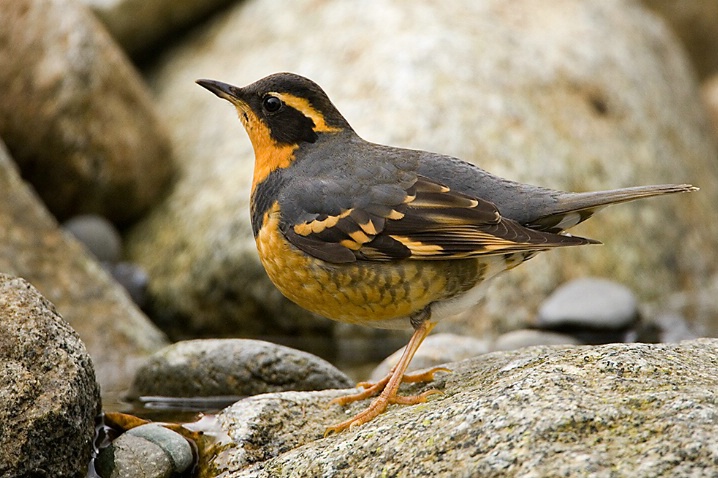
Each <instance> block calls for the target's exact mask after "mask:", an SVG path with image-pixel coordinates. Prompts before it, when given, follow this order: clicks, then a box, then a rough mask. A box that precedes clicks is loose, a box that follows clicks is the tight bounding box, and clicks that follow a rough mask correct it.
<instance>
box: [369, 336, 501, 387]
mask: <svg viewBox="0 0 718 478" xmlns="http://www.w3.org/2000/svg"><path fill="white" fill-rule="evenodd" d="M405 348H406V347H402V348H401V349H400V350H397V351H396V352H394V353H393V354H391V355H390V356H389V357H387V358H386V359H384V361H383V362H381V363H380V364H379V365H377V366H376V368H375V369H374V371H373V372H372V373H371V377H370V378H369V380H372V381H376V380H381V379H382V378H384V377H385V376H386V374H387V373H389V370H391V368H392V367H393V366H394V365H396V364H397V363H398V362H399V359H400V358H401V354H402V353H403V352H404V349H405ZM488 351H489V343H488V342H487V341H486V340H481V339H477V338H474V337H463V336H461V335H456V334H434V335H430V336H428V337H427V338H426V339H425V340H424V342H423V343H422V344H421V347H419V350H418V351H417V352H416V354H415V355H414V358H413V360H412V361H411V364H409V368H408V371H409V372H411V371H414V370H422V369H426V368H431V367H436V366H438V365H442V364H446V363H449V362H458V361H459V360H464V359H467V358H470V357H476V356H477V355H481V354H485V353H487V352H488Z"/></svg>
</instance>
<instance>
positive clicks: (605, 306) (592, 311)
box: [537, 278, 638, 330]
mask: <svg viewBox="0 0 718 478" xmlns="http://www.w3.org/2000/svg"><path fill="white" fill-rule="evenodd" d="M637 318H638V303H637V301H636V297H635V296H634V295H633V292H632V291H631V290H630V289H629V288H628V287H625V286H623V285H621V284H617V283H615V282H612V281H609V280H605V279H598V278H584V279H576V280H573V281H570V282H567V283H565V284H563V285H561V286H560V287H558V288H557V289H556V290H555V291H554V292H553V293H552V294H551V295H550V296H549V297H548V298H547V299H546V300H545V301H544V303H543V304H541V307H540V308H539V312H538V320H537V325H538V326H539V327H540V328H543V329H561V328H564V327H576V326H578V327H587V328H592V329H609V330H619V329H624V328H627V327H630V326H631V325H632V324H633V323H634V322H635V321H636V319H637Z"/></svg>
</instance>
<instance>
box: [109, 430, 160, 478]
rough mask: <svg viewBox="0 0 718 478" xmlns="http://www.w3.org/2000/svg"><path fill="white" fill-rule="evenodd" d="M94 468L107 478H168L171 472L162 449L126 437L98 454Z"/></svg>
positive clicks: (138, 438) (134, 438)
mask: <svg viewBox="0 0 718 478" xmlns="http://www.w3.org/2000/svg"><path fill="white" fill-rule="evenodd" d="M95 466H96V468H97V471H98V472H99V473H100V475H101V476H103V477H107V478H131V477H142V478H170V477H171V476H172V473H173V468H174V467H173V465H172V460H171V458H170V456H169V455H168V454H167V453H166V452H165V450H163V449H162V447H161V446H159V445H158V444H156V443H152V442H151V441H149V440H147V439H146V438H143V437H138V436H134V435H130V434H127V433H125V434H123V435H121V436H120V437H119V438H118V439H117V440H115V441H114V442H112V444H111V445H110V446H108V447H107V448H105V449H103V450H102V451H101V452H100V454H99V456H98V458H97V462H96V463H95Z"/></svg>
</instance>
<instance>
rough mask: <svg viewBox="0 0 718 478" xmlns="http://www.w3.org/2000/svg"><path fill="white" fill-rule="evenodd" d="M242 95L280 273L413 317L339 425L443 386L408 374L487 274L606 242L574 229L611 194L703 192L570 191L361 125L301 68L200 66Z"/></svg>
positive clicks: (315, 300)
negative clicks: (409, 388) (395, 140)
mask: <svg viewBox="0 0 718 478" xmlns="http://www.w3.org/2000/svg"><path fill="white" fill-rule="evenodd" d="M196 83H197V84H199V85H200V86H202V87H204V88H206V89H207V90H209V91H210V92H212V93H214V94H215V95H216V96H218V97H219V98H222V99H224V100H227V101H229V103H231V104H232V105H233V106H234V107H235V109H236V111H237V113H238V115H239V119H240V121H241V123H242V124H243V126H244V128H245V130H246V132H247V134H248V136H249V140H250V142H251V143H252V146H253V149H254V155H255V162H254V172H253V177H252V183H251V192H250V216H251V223H252V231H253V234H254V239H255V242H256V246H257V251H258V255H259V259H260V262H261V263H262V265H263V266H264V268H265V270H266V272H267V274H268V276H269V278H270V280H271V281H272V282H273V283H274V285H275V286H276V287H277V288H278V289H279V290H280V291H281V292H282V293H283V294H284V295H285V296H286V297H287V298H288V299H290V300H291V301H293V302H295V303H296V304H298V305H299V306H301V307H303V308H304V309H307V310H309V311H310V312H313V313H315V314H318V315H321V316H324V317H326V318H329V319H333V320H336V321H340V322H346V323H351V324H363V325H367V326H373V327H381V328H408V329H413V334H412V336H411V338H410V340H409V342H408V344H407V346H406V347H405V349H404V352H403V354H402V356H401V358H400V360H399V362H398V363H397V364H396V365H395V366H394V368H393V369H392V370H391V371H390V372H389V374H388V375H387V376H386V377H384V378H383V379H382V380H379V381H377V382H376V383H368V382H362V383H359V384H358V385H357V386H358V387H359V388H361V389H362V390H361V391H359V392H358V393H353V394H351V395H347V396H343V397H339V398H337V399H334V400H333V402H334V403H337V404H339V405H347V404H349V403H352V402H355V401H359V400H364V399H368V398H371V397H375V398H374V399H373V400H372V402H371V403H370V405H369V406H368V407H367V408H366V409H365V410H363V411H361V412H359V413H358V414H357V415H355V416H353V417H351V418H349V419H347V420H345V421H343V422H341V423H339V424H337V425H334V426H329V427H327V429H326V434H332V433H339V432H341V431H343V430H346V429H350V428H354V427H356V426H360V425H363V424H365V423H368V422H369V421H371V420H373V419H375V418H376V417H377V416H379V415H380V414H381V413H383V412H384V411H386V409H387V408H388V407H389V405H391V404H403V405H411V404H416V403H421V402H425V401H426V400H427V398H428V397H429V396H430V395H432V394H434V393H440V392H438V391H437V390H433V389H432V390H428V391H426V392H424V393H422V394H419V395H414V396H401V395H399V394H398V391H399V386H400V385H401V383H402V382H419V381H427V382H428V381H431V380H433V379H434V374H436V373H437V372H447V371H448V369H446V368H444V367H435V368H433V369H430V370H427V371H425V372H420V373H414V374H407V373H406V370H407V367H408V366H409V363H410V362H411V360H412V358H413V356H414V354H415V353H416V351H417V350H418V348H419V346H420V345H421V343H422V341H423V340H424V339H425V338H426V336H427V335H428V334H429V333H430V332H431V330H432V329H433V328H434V326H435V325H436V324H437V323H438V322H439V321H440V320H441V319H442V318H445V317H448V316H452V315H456V314H458V313H459V312H462V311H464V310H466V309H468V308H470V307H472V306H474V305H476V304H477V303H478V302H479V300H480V299H481V298H482V297H483V295H484V294H485V289H486V287H485V286H486V284H487V282H488V281H489V280H490V279H491V278H493V277H495V276H496V275H497V274H499V273H501V272H503V271H506V270H509V269H513V268H514V267H516V266H518V265H520V264H521V263H523V262H525V261H526V260H528V259H530V258H532V257H534V256H535V255H536V254H537V253H539V252H542V251H546V250H549V249H554V248H558V247H568V246H582V245H588V244H598V243H599V242H598V241H596V240H593V239H589V238H583V237H578V236H573V235H571V234H570V233H568V232H566V231H567V230H568V229H570V228H572V227H573V226H575V225H577V224H579V223H581V222H583V221H585V220H587V219H588V218H590V217H591V216H592V215H593V214H594V213H595V212H596V211H598V210H600V209H602V208H604V207H605V206H608V205H611V204H616V203H622V202H626V201H632V200H635V199H641V198H647V197H651V196H658V195H663V194H671V193H680V192H691V191H695V190H697V189H698V188H696V187H694V186H692V185H690V184H664V185H650V186H637V187H629V188H621V189H614V190H607V191H595V192H578V193H574V192H564V191H559V190H554V189H549V188H545V187H539V186H533V185H529V184H523V183H519V182H515V181H511V180H508V179H504V178H501V177H498V176H496V175H493V174H491V173H489V172H488V171H485V170H483V169H481V168H480V167H478V166H475V165H474V164H472V163H469V162H466V161H463V160H460V159H458V158H455V157H451V156H447V155H442V154H437V153H432V152H428V151H421V150H413V149H404V148H398V147H392V146H385V145H380V144H375V143H372V142H369V141H366V140H364V139H362V138H361V137H360V136H359V135H358V134H357V133H356V132H355V131H354V129H353V128H352V127H351V126H350V125H349V123H348V122H347V120H346V119H345V118H344V116H342V114H341V113H340V112H339V110H338V109H337V108H336V107H335V106H334V104H333V103H332V102H331V100H330V99H329V97H328V96H327V94H326V93H325V92H324V90H323V89H322V88H321V87H320V86H319V85H318V84H316V83H315V82H313V81H312V80H310V79H308V78H305V77H303V76H300V75H297V74H294V73H287V72H283V73H275V74H272V75H269V76H267V77H265V78H262V79H260V80H258V81H256V82H254V83H252V84H249V85H247V86H244V87H237V86H233V85H231V84H228V83H223V82H220V81H216V80H208V79H201V80H197V81H196Z"/></svg>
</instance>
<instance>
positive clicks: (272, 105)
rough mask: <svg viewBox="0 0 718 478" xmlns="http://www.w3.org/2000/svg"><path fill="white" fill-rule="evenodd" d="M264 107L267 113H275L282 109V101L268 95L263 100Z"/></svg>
mask: <svg viewBox="0 0 718 478" xmlns="http://www.w3.org/2000/svg"><path fill="white" fill-rule="evenodd" d="M262 106H264V109H265V110H266V111H267V112H269V113H274V112H275V111H278V110H279V108H281V107H282V100H280V99H279V98H277V97H276V96H270V95H267V96H265V97H264V100H262Z"/></svg>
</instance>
